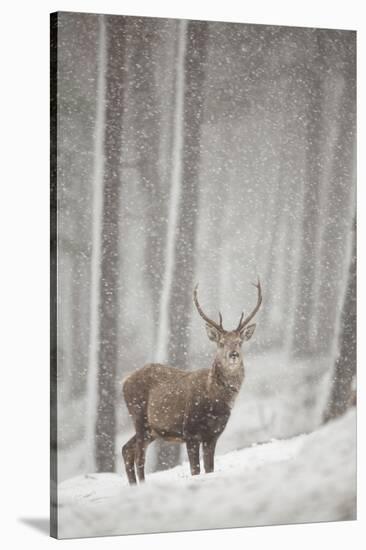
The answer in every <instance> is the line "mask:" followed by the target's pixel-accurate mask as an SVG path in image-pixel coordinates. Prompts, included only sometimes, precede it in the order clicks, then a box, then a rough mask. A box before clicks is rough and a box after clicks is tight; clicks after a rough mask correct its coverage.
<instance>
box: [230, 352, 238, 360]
mask: <svg viewBox="0 0 366 550" xmlns="http://www.w3.org/2000/svg"><path fill="white" fill-rule="evenodd" d="M229 357H230V359H236V358H237V357H239V353H238V352H237V351H231V352H230V353H229Z"/></svg>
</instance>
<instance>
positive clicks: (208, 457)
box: [202, 438, 217, 474]
mask: <svg viewBox="0 0 366 550" xmlns="http://www.w3.org/2000/svg"><path fill="white" fill-rule="evenodd" d="M216 442H217V438H215V439H211V440H210V441H204V442H203V444H202V447H203V465H204V467H205V472H206V474H209V473H210V472H213V471H214V457H215V448H216Z"/></svg>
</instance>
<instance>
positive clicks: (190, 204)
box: [157, 21, 208, 469]
mask: <svg viewBox="0 0 366 550" xmlns="http://www.w3.org/2000/svg"><path fill="white" fill-rule="evenodd" d="M207 35H208V29H207V23H205V22H198V21H189V22H188V25H187V44H186V51H185V57H184V105H183V141H182V159H181V162H182V175H181V182H182V183H181V189H180V201H179V212H178V220H177V227H176V234H175V244H174V264H173V273H172V279H171V287H170V293H169V344H168V361H169V363H170V364H172V365H174V366H176V367H179V368H181V369H186V368H188V348H189V323H190V317H191V311H192V289H193V285H194V281H193V273H194V266H195V236H196V223H197V217H198V195H199V186H198V184H199V168H200V140H201V125H202V118H203V84H204V78H205V69H206V67H205V63H206V56H207ZM179 451H180V449H179V447H178V446H175V445H174V446H172V445H169V446H168V445H161V446H160V449H159V453H158V459H157V467H158V469H166V468H171V467H173V466H175V465H176V464H177V463H178V461H179Z"/></svg>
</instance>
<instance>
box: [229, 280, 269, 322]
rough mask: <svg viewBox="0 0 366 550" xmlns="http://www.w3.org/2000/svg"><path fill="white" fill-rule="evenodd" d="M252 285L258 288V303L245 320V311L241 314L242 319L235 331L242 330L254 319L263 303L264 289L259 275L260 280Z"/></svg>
mask: <svg viewBox="0 0 366 550" xmlns="http://www.w3.org/2000/svg"><path fill="white" fill-rule="evenodd" d="M252 285H253V286H255V287H256V288H257V290H258V298H257V305H256V306H255V308H254V309H253V311H252V313H250V315H248V317H246V318H245V319H244V321H243V317H244V312H243V313H242V314H241V317H240V321H239V324H238V326H237V328H236V329H235V332H241V331H242V330H243V328H244V327H245V326H246V325H247V324H248V323H249V322H250V321H251V320H252V319H253V317H254V315H255V314H256V313H257V311H258V309H259V308H260V305H261V303H262V289H261V283H260V280H259V277H258V282H257V283H252Z"/></svg>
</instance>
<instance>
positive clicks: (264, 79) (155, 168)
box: [51, 13, 356, 536]
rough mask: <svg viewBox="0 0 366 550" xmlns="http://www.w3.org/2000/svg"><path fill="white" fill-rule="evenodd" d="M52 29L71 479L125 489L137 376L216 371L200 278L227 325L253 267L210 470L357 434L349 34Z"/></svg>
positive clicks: (158, 453)
mask: <svg viewBox="0 0 366 550" xmlns="http://www.w3.org/2000/svg"><path fill="white" fill-rule="evenodd" d="M53 25H54V29H53V30H54V33H53V35H52V36H51V38H52V37H53V40H54V42H53V44H52V42H51V52H52V47H53V48H54V49H53V51H54V57H53V58H52V55H51V62H52V59H53V60H54V62H55V63H57V96H56V99H55V101H56V102H57V105H54V108H55V109H57V153H56V155H57V168H56V170H57V188H56V191H55V192H56V194H57V204H56V210H57V239H56V241H55V246H57V277H58V279H57V293H56V296H55V300H56V301H57V347H56V348H55V350H54V353H55V357H56V358H57V373H56V374H55V377H54V379H53V380H54V382H55V383H56V381H57V389H56V390H55V394H54V401H53V406H54V407H55V409H53V414H54V417H55V416H57V433H54V437H53V440H52V447H51V452H53V453H56V452H57V472H56V474H55V475H56V479H57V481H58V482H59V483H60V486H62V485H63V484H66V485H65V487H66V489H64V490H66V491H67V487H69V486H68V485H67V483H70V482H71V480H72V479H80V477H78V476H87V475H93V474H97V473H103V474H105V475H106V476H107V475H109V476H111V474H114V475H113V476H112V477H106V479H107V480H112V479H114V476H115V475H116V474H118V476H119V477H120V478H121V477H122V478H123V480H124V478H125V472H124V468H123V464H122V457H121V446H122V444H123V443H125V441H126V440H127V439H128V438H129V437H131V435H132V434H133V424H132V421H131V419H130V418H129V416H128V413H127V409H126V406H125V403H124V400H123V397H122V392H121V389H122V380H123V379H124V377H125V376H126V375H127V374H129V373H131V372H133V371H135V370H136V369H138V368H140V367H142V366H143V365H144V364H146V363H148V362H160V363H168V364H170V365H173V366H177V367H179V368H182V369H187V370H188V369H192V370H193V369H197V368H203V367H210V366H211V364H212V360H213V356H214V352H215V348H214V345H213V344H212V342H210V341H209V340H208V338H207V335H206V331H205V326H204V322H203V321H202V319H201V318H200V317H199V315H198V314H197V311H196V310H195V308H194V305H193V300H192V293H193V289H194V287H195V285H196V284H197V283H198V284H199V289H200V302H201V304H202V306H203V307H204V310H205V311H206V312H207V314H208V315H209V316H210V317H211V318H212V319H216V320H218V315H219V311H220V312H221V313H222V316H223V320H224V326H225V328H227V329H229V330H230V329H234V327H235V326H236V325H237V323H238V320H239V318H240V315H241V312H242V311H243V310H244V311H245V312H248V311H250V310H251V309H253V307H254V305H255V302H256V291H255V289H254V287H253V285H252V283H255V282H256V281H257V277H258V276H259V278H260V281H261V286H262V293H263V304H262V307H261V309H260V311H259V313H258V315H257V317H256V323H257V327H256V331H255V334H254V336H253V338H252V340H251V341H250V342H248V343H247V344H244V364H245V372H246V375H245V380H244V383H243V387H242V389H241V391H240V394H239V396H238V398H237V401H236V403H235V406H234V408H233V411H232V415H231V418H230V421H229V423H228V425H227V427H226V429H225V432H224V433H223V435H222V436H221V438H220V440H219V442H218V446H217V455H218V460H220V459H221V460H224V459H225V457H228V456H233V455H232V453H233V452H239V451H240V452H244V451H245V450H246V451H247V452H253V451H255V449H259V447H256V446H257V445H259V444H261V447H262V444H263V449H264V448H265V446H266V444H267V443H269V442H272V444H273V442H277V444H278V445H279V444H280V443H281V441H282V440H289V441H295V440H294V439H293V438H296V437H300V438H301V437H312V436H314V437H315V436H316V437H317V436H318V432H316V433H315V434H311V433H312V432H314V431H315V430H320V431H321V430H323V431H324V430H327V429H328V430H331V429H332V428H331V427H330V428H327V426H331V425H333V423H334V422H340V421H341V420H340V419H341V418H346V419H347V430H348V432H352V433H353V430H354V429H355V416H354V415H353V416H350V414H352V413H351V411H348V412H347V410H348V409H349V408H350V407H352V406H353V405H354V404H355V399H356V398H355V395H356V393H355V392H356V34H355V32H352V31H343V30H327V29H313V28H296V27H281V26H266V25H247V24H241V23H237V24H236V23H224V22H205V21H190V20H174V19H157V18H141V17H124V16H107V15H104V16H102V15H92V14H77V13H59V14H58V15H57V18H54V20H53ZM56 31H57V32H56ZM51 109H52V105H51ZM344 413H346V415H345V416H343V417H342V415H344ZM338 417H339V418H338ZM336 418H338V419H337V420H334V419H336ZM344 432H345V433H346V428H345V429H344ZM348 432H347V433H348ZM319 433H320V432H319ZM322 433H323V432H322ZM324 433H329V434H331V433H332V434H333V433H334V434H335V433H336V430H333V432H331V431H329V432H324ZM342 433H343V432H342ZM309 434H310V435H309ZM324 437H325V436H324ZM330 437H331V436H330V435H329V438H330ZM332 437H333V436H332ZM334 437H336V436H335V435H334ZM345 437H349V433H348V435H345ZM325 439H326V437H325ZM325 439H324V441H325ZM280 440H281V441H280ZM307 441H308V440H307ZM314 441H315V440H314ZM316 441H318V440H316ZM322 441H323V440H322ZM329 441H330V439H328V442H329ZM309 445H310V444H309ZM314 445H315V443H314ZM350 445H351V446H350V447H349V446H348V447H347V452H348V453H349V454H348V455H347V456H348V458H349V460H348V462H347V464H349V462H351V465H353V467H355V449H354V448H353V447H352V444H350ZM253 447H254V449H253ZM320 447H322V448H323V447H324V448H327V447H326V446H324V445H323V442H322V443H319V449H320ZM294 448H295V447H294ZM331 448H332V447H331V446H329V449H331ZM278 449H279V447H278ZM286 449H287V451H286V452H290V451H289V450H288V448H286ZM286 449H285V450H286ZM278 452H279V453H281V451H280V450H278ZM286 452H285V454H286ZM329 452H330V453H332V452H333V451H331V450H330V451H329ZM230 453H231V454H230ZM290 454H291V453H290ZM235 456H236V455H235ZM238 456H239V455H238ZM243 456H244V455H243ZM246 456H249V455H246ZM253 456H254V455H253ZM310 456H314V455H311V453H310V451H309V457H310ZM319 456H320V455H319ZM236 460H238V459H236ZM253 460H255V457H254V458H253ZM322 460H323V458H322ZM186 461H187V456H186V450H185V448H184V447H183V446H179V445H172V444H168V443H165V442H164V443H163V442H159V441H158V442H154V443H153V444H152V445H151V447H150V448H149V452H148V456H147V471H148V476H149V472H150V475H151V478H153V477H154V475H155V476H157V477H156V479H161V480H163V479H165V478H164V477H160V478H159V476H164V474H165V475H166V476H169V475H170V474H169V472H162V470H166V469H168V468H172V467H176V468H178V469H179V468H182V466H179V465H182V464H183V463H185V462H186ZM234 463H235V461H234ZM235 464H236V463H235ZM232 467H233V468H234V466H232ZM347 467H348V466H347ZM157 471H160V472H159V473H156V474H152V473H153V472H157ZM170 471H173V470H170ZM177 471H178V470H177ZM179 471H181V470H179ZM210 475H211V474H210ZM215 475H217V474H216V472H215ZM226 475H227V472H226ZM352 476H353V477H352ZM178 477H179V476H178ZM275 478H276V477H275V475H274V479H275ZM95 479H96V478H95ZM166 479H167V480H169V479H171V478H169V477H166ZM179 479H180V478H179ZM349 479H350V480H351V481H350V485H351V487H350V489H349V490H351V491H353V492H354V491H355V488H354V486H353V485H352V483H353V482H354V474H353V473H352V472H351V473H350V478H349ZM110 483H111V481H110ZM148 483H149V481H148V482H147V484H146V489H145V488H144V490H145V491H150V492H149V493H147V495H148V496H147V498H151V499H153V494H152V489H151V486H150V489H149V488H148V487H147V485H148ZM160 483H163V481H161V482H160ZM220 487H221V486H220ZM126 490H127V488H126ZM128 490H129V491H132V489H128ZM220 490H221V489H220ZM345 490H346V489H345ZM347 490H348V489H347ZM131 495H132V493H131ZM131 498H132V497H131ZM134 498H135V497H134ZM136 498H137V497H136ZM190 498H192V495H191V497H190ZM207 498H208V497H207ZM315 507H316V506H315ZM347 509H348V508H347ZM342 513H343V512H342ZM336 516H337V514H335V516H334V517H336ZM340 516H342V514H338V516H337V517H338V519H349V516H352V513H351V512H349V513H348V515H347V513H346V512H344V513H343V516H342V517H340ZM311 517H312V516H310V518H311ZM314 517H315V520H317V519H318V520H319V518H318V517H317V516H314ZM302 519H304V518H302ZM321 519H322V518H320V520H321ZM328 519H329V518H328ZM330 519H333V516H332V517H330ZM270 520H271V518H267V521H270ZM272 520H273V521H275V522H279V523H280V522H281V518H276V517H273V518H272ZM283 520H284V521H283V522H286V521H285V520H286V517H285V516H284V518H283ZM300 520H301V518H300ZM305 520H306V519H305ZM234 523H235V522H234ZM244 523H245V522H244ZM259 523H260V522H259ZM239 524H241V523H240V522H239ZM248 524H251V525H253V524H257V523H256V521H255V519H252V520H250V519H248ZM192 525H193V528H194V527H195V524H189V526H190V527H192ZM200 525H201V524H197V526H196V527H200ZM205 525H206V524H205V523H204V525H203V526H205ZM172 526H173V527H172V528H174V526H175V528H179V526H180V524H179V522H178V523H176V524H174V521H173V522H172ZM208 526H210V525H208ZM211 526H214V525H211ZM216 526H220V525H216ZM224 526H225V522H224ZM160 527H161V528H162V529H164V528H165V529H168V527H167V526H164V525H163V526H162V525H160ZM182 528H184V526H183V527H182ZM114 529H115V531H116V528H115V527H114ZM141 530H144V529H143V528H142V527H141V526H139V525H137V526H136V530H135V531H133V526H132V527H131V531H130V532H140V531H141ZM146 530H150V531H153V530H154V528H153V527H152V526H150V529H149V528H146ZM115 531H114V532H115ZM121 531H122V532H128V531H129V529H128V528H123V529H122V528H121V529H120V530H119V531H118V529H117V532H121ZM80 532H83V531H82V530H74V531H72V530H71V531H67V530H66V531H65V536H74V535H75V533H76V534H80ZM101 532H102V533H105V532H106V531H105V530H104V531H103V530H102V531H100V532H95V533H96V534H100V533H101ZM110 532H113V530H111V531H110Z"/></svg>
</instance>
